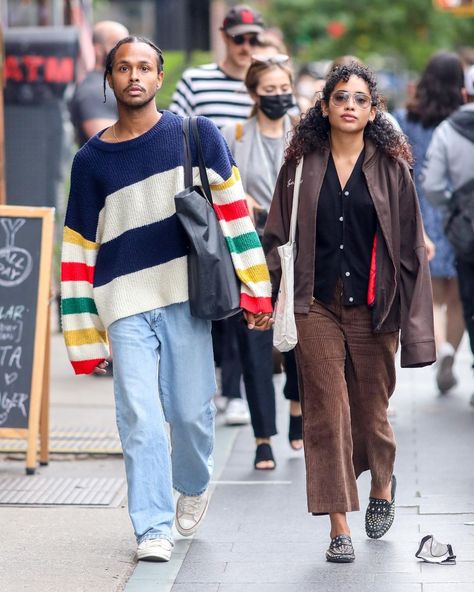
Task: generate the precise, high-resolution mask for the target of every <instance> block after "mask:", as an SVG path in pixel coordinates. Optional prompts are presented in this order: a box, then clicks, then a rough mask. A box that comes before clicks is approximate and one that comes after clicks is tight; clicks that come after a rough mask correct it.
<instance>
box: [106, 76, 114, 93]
mask: <svg viewBox="0 0 474 592" xmlns="http://www.w3.org/2000/svg"><path fill="white" fill-rule="evenodd" d="M107 84H108V85H109V88H111V89H112V90H114V85H113V83H112V76H111V75H110V74H107Z"/></svg>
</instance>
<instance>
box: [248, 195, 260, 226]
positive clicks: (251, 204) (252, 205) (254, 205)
mask: <svg viewBox="0 0 474 592" xmlns="http://www.w3.org/2000/svg"><path fill="white" fill-rule="evenodd" d="M245 201H246V202H247V208H248V211H249V216H250V220H252V224H253V225H254V226H255V213H254V210H261V209H262V206H261V205H260V204H259V203H258V201H256V200H255V199H254V198H253V197H252V196H251V195H249V194H248V193H246V194H245Z"/></svg>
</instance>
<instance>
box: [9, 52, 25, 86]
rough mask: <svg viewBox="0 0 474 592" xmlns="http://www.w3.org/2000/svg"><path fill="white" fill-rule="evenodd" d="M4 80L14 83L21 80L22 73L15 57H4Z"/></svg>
mask: <svg viewBox="0 0 474 592" xmlns="http://www.w3.org/2000/svg"><path fill="white" fill-rule="evenodd" d="M5 80H14V81H15V82H21V81H22V80H23V72H22V71H21V68H20V65H19V63H18V59H17V58H16V57H15V56H6V58H5Z"/></svg>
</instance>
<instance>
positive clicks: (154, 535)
mask: <svg viewBox="0 0 474 592" xmlns="http://www.w3.org/2000/svg"><path fill="white" fill-rule="evenodd" d="M156 539H165V540H166V541H169V542H170V543H171V544H172V545H173V547H174V540H173V537H172V536H171V535H169V536H168V535H166V534H163V533H160V532H156V533H153V532H147V533H146V534H144V535H143V536H142V537H137V545H139V544H140V543H143V541H154V540H156Z"/></svg>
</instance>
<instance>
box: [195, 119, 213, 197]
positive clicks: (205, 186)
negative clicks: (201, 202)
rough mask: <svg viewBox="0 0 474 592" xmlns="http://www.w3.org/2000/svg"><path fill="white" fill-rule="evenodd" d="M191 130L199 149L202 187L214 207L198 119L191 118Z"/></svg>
mask: <svg viewBox="0 0 474 592" xmlns="http://www.w3.org/2000/svg"><path fill="white" fill-rule="evenodd" d="M191 130H192V132H193V138H194V143H195V144H196V149H197V155H198V164H199V177H200V179H201V186H202V188H203V191H204V194H205V196H206V197H207V201H208V202H209V203H210V204H211V205H212V194H211V188H210V186H209V179H208V178H207V172H206V163H205V162H204V153H203V150H202V144H201V138H200V137H199V129H198V122H197V117H191Z"/></svg>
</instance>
